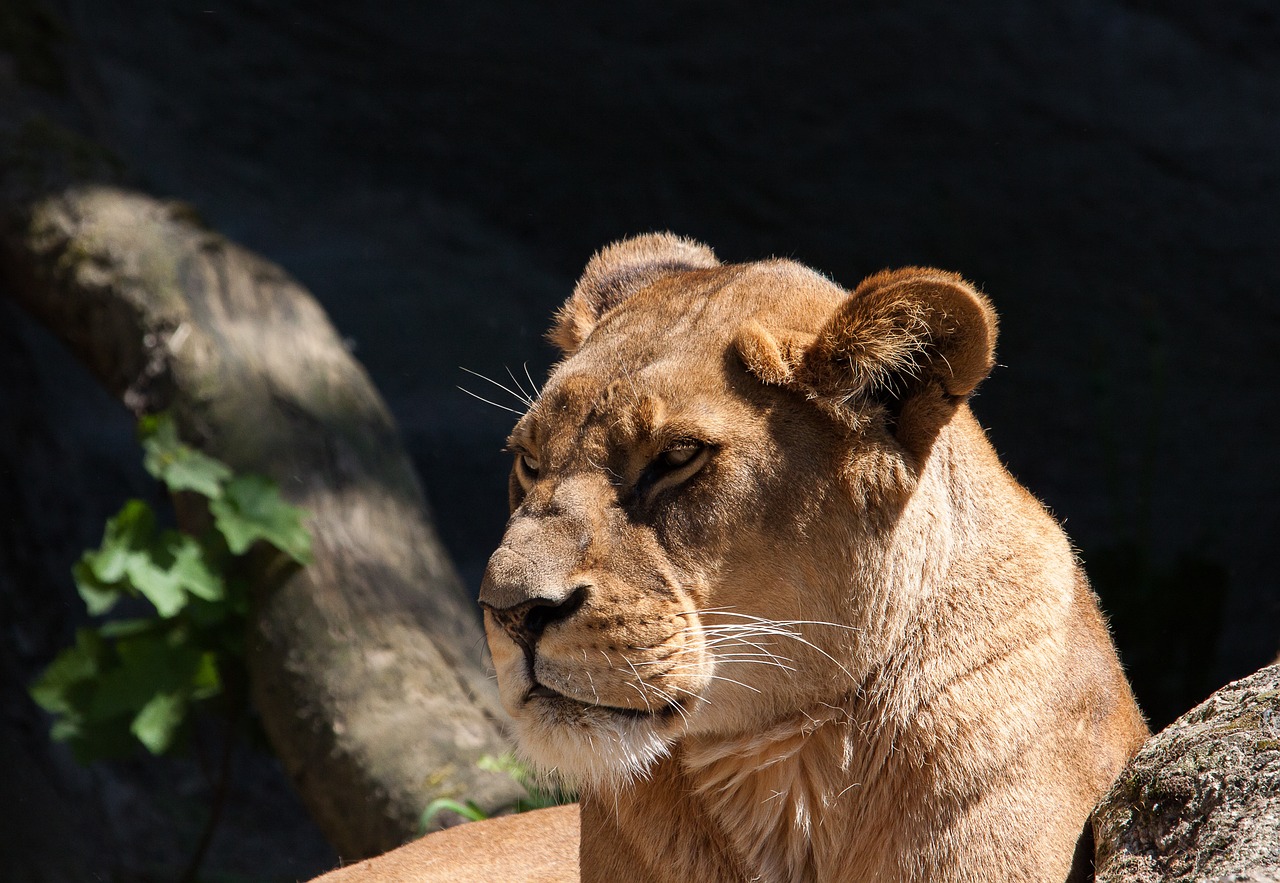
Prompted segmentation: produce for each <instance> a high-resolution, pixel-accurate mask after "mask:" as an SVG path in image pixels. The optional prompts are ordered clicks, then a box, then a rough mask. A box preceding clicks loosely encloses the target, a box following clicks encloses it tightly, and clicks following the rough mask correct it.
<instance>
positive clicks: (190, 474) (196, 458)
mask: <svg viewBox="0 0 1280 883" xmlns="http://www.w3.org/2000/svg"><path fill="white" fill-rule="evenodd" d="M138 431H139V434H140V435H142V447H143V450H144V451H145V454H144V456H143V459H142V465H143V466H145V467H146V470H147V472H149V473H151V474H152V475H154V476H155V477H156V478H158V479H160V480H161V481H163V482H164V483H165V485H166V486H167V487H168V488H169V490H170V491H173V492H175V493H176V492H178V491H195V492H196V493H198V494H203V495H204V496H206V497H208V498H210V499H217V498H218V497H220V496H222V486H223V484H225V483H226V482H227V481H228V480H229V479H230V478H231V475H232V472H231V469H230V467H228V466H227V465H226V464H225V463H223V462H222V461H220V460H215V459H214V458H213V457H210V456H209V455H207V454H204V453H201V452H200V451H197V450H196V449H195V448H193V447H190V446H189V445H186V444H183V442H182V440H181V439H180V438H178V429H177V427H176V426H175V425H174V422H173V418H172V417H170V416H169V415H168V414H156V415H153V416H150V417H146V418H143V420H141V421H139V423H138Z"/></svg>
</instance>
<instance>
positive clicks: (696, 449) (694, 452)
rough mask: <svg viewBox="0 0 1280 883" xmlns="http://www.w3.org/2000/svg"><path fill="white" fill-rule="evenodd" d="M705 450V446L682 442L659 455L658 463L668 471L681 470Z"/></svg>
mask: <svg viewBox="0 0 1280 883" xmlns="http://www.w3.org/2000/svg"><path fill="white" fill-rule="evenodd" d="M705 449H706V446H705V445H702V444H698V443H697V442H681V443H680V444H678V445H675V446H674V447H670V448H667V449H666V450H665V451H663V452H662V453H661V454H659V455H658V461H659V462H660V463H661V464H662V465H663V466H665V467H667V468H668V469H679V468H680V467H681V466H684V465H686V464H688V463H690V462H691V461H692V460H693V458H694V457H696V456H698V455H699V454H700V453H702V452H703V451H704V450H705Z"/></svg>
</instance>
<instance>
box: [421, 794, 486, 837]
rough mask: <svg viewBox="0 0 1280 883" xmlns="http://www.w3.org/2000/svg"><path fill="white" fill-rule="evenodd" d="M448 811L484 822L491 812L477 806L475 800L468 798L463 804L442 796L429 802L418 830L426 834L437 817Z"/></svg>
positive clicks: (471, 819) (473, 820) (470, 819)
mask: <svg viewBox="0 0 1280 883" xmlns="http://www.w3.org/2000/svg"><path fill="white" fill-rule="evenodd" d="M446 811H447V812H452V813H457V814H458V815H460V816H462V817H463V818H464V819H467V820H468V821H471V822H482V821H484V820H485V819H487V818H489V814H488V813H487V812H485V811H484V810H483V809H481V808H480V807H479V806H477V805H476V803H475V802H474V801H471V800H468V801H467V802H466V803H465V804H462V803H459V802H458V801H456V800H450V799H449V798H447V797H440V798H437V799H436V800H433V801H431V802H430V803H428V804H427V808H426V809H424V810H423V811H422V817H421V818H420V819H419V820H418V830H419V831H420V832H422V833H424V834H425V833H426V832H427V829H428V828H429V827H430V826H431V823H432V822H433V821H434V820H435V817H436V816H438V815H440V813H442V812H446Z"/></svg>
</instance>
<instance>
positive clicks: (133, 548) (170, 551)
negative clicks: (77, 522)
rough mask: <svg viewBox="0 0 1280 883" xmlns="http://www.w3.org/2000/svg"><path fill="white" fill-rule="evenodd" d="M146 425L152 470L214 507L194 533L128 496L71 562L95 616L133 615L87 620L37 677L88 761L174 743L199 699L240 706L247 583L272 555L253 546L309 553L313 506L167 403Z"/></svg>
mask: <svg viewBox="0 0 1280 883" xmlns="http://www.w3.org/2000/svg"><path fill="white" fill-rule="evenodd" d="M139 435H140V437H141V440H142V447H143V450H144V459H143V464H144V466H145V467H146V469H147V471H148V472H149V473H151V475H153V476H155V477H156V478H157V479H159V480H160V481H162V482H164V484H165V485H166V486H167V487H168V488H169V490H170V491H171V492H173V493H175V494H182V495H184V496H190V497H191V498H193V500H195V501H201V500H203V501H204V505H205V509H206V511H207V513H208V517H207V518H205V519H203V520H204V521H205V522H206V524H205V526H204V528H203V529H202V530H200V531H198V532H195V533H184V532H181V531H177V530H171V529H161V528H160V527H159V525H158V523H157V520H156V515H155V513H154V512H153V511H152V510H151V507H150V506H148V505H147V504H146V503H144V502H143V501H141V500H130V501H128V502H127V503H125V505H124V507H123V508H122V509H121V510H120V512H119V513H118V514H117V515H116V516H115V517H114V518H112V519H110V520H109V521H108V522H107V525H106V530H105V531H104V533H103V537H102V543H101V545H100V546H99V547H98V548H97V549H93V550H90V551H88V552H85V553H84V555H83V556H82V557H81V559H80V561H79V562H77V563H76V565H75V566H74V567H73V568H72V574H73V576H74V579H75V583H76V588H77V589H78V591H79V593H80V597H81V598H83V599H84V602H85V606H86V607H87V608H88V611H89V613H90V614H91V615H93V616H95V617H96V616H102V615H104V614H107V613H109V612H111V611H114V610H117V609H119V608H122V607H123V608H131V609H132V611H133V612H134V613H135V614H136V615H131V616H127V617H124V618H117V619H112V620H109V621H105V622H102V623H101V624H100V625H95V626H89V627H85V628H82V629H80V630H79V631H78V632H77V634H76V639H75V644H74V645H72V646H71V647H68V648H67V649H65V650H63V651H62V652H61V653H60V654H59V655H58V656H57V657H56V658H55V659H54V660H53V662H52V663H51V664H50V665H49V667H48V668H47V669H45V671H44V673H43V674H42V675H41V676H40V677H39V679H37V680H36V682H35V683H34V684H33V685H32V687H31V695H32V697H33V698H34V699H35V700H36V702H38V703H39V704H40V705H41V706H42V707H43V708H45V709H46V710H48V711H49V712H51V713H52V714H53V715H54V716H55V720H54V724H53V728H52V731H51V736H52V738H53V739H55V740H58V741H62V742H66V743H68V744H69V745H70V746H71V749H72V751H73V752H74V753H75V755H76V757H77V758H78V759H79V760H80V761H81V762H85V763H87V762H90V761H93V760H97V759H100V758H107V757H117V756H121V755H124V754H128V753H130V752H131V751H133V750H134V749H135V748H136V747H137V745H139V744H141V745H142V746H143V747H145V748H146V749H147V750H148V751H150V752H151V753H153V754H161V753H164V752H168V751H171V750H173V749H175V748H177V747H179V746H180V745H182V744H183V739H182V736H183V735H184V733H185V731H186V730H187V729H188V722H189V720H190V718H191V713H192V711H193V710H195V709H197V708H202V707H205V708H210V709H211V710H212V709H216V710H218V711H221V712H222V713H223V714H224V715H226V716H227V717H228V718H230V719H239V718H240V717H241V716H242V712H243V710H244V708H246V707H247V702H248V700H247V691H246V689H245V685H246V683H247V677H246V674H245V670H244V661H243V657H244V627H245V618H246V615H247V613H248V608H249V585H250V581H251V578H252V577H253V576H255V575H260V573H261V571H260V570H259V571H256V572H255V567H256V568H260V567H261V566H262V560H261V559H260V558H259V557H258V553H257V552H256V551H255V553H254V554H253V555H251V554H250V550H251V549H254V547H255V546H256V545H257V544H263V545H265V546H267V547H271V548H274V549H275V550H278V553H282V554H283V555H284V556H286V557H287V559H288V560H290V561H292V562H296V564H298V565H305V564H307V563H308V562H309V561H310V560H311V539H310V535H309V534H308V533H307V531H306V529H305V528H304V527H303V524H302V520H303V512H302V510H300V509H297V508H295V507H293V506H291V505H289V504H288V503H286V502H284V500H283V499H281V497H280V494H279V492H278V491H277V490H276V488H275V487H274V486H273V485H272V484H271V482H270V481H268V480H267V479H265V478H262V477H261V476H256V475H235V474H233V472H232V470H231V469H230V468H229V467H228V466H227V465H226V464H224V463H221V462H219V461H218V460H215V459H213V458H212V457H209V456H207V455H205V454H203V453H201V452H200V451H197V450H195V449H194V448H191V447H189V446H187V445H185V444H183V443H182V441H181V440H180V439H179V437H178V433H177V429H176V427H175V426H174V423H173V420H172V419H171V418H169V417H168V416H167V415H159V416H153V417H147V418H144V419H143V420H142V422H141V423H140V424H139ZM277 557H278V556H277Z"/></svg>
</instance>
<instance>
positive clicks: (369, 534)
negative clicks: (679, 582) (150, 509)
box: [0, 170, 516, 859]
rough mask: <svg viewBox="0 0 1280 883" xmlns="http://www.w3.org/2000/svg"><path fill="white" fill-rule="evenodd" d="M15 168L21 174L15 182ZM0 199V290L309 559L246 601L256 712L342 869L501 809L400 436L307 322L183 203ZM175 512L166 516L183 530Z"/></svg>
mask: <svg viewBox="0 0 1280 883" xmlns="http://www.w3.org/2000/svg"><path fill="white" fill-rule="evenodd" d="M19 171H20V170H19ZM21 177H22V176H21V174H19V173H14V172H12V171H11V172H10V174H8V175H6V176H4V178H3V180H2V182H0V183H2V184H3V187H2V188H0V278H2V279H3V283H4V284H3V290H4V291H5V292H7V293H8V294H9V295H10V296H12V297H13V298H14V299H15V300H16V301H17V302H18V303H19V304H20V305H21V306H22V307H23V308H25V309H26V310H27V311H29V312H30V313H31V314H32V315H33V316H35V317H37V318H38V319H39V320H40V321H42V322H43V323H45V324H46V325H47V326H48V327H49V328H51V329H52V330H53V331H54V332H55V333H56V334H57V335H58V336H59V337H60V338H61V339H62V340H64V341H65V342H66V344H67V345H68V346H69V347H70V348H71V349H72V350H73V351H74V352H75V354H76V355H77V356H78V357H79V358H80V359H81V360H82V361H83V362H84V363H85V364H86V365H88V366H89V368H90V370H91V371H92V372H93V373H94V374H95V376H97V377H98V378H99V379H100V380H101V382H102V383H103V384H105V385H106V387H107V388H108V389H109V390H110V391H111V392H112V393H113V394H115V395H117V396H118V397H119V398H120V399H121V401H122V402H123V403H124V405H125V406H126V407H128V408H129V409H130V410H131V411H133V412H134V413H136V414H143V413H147V412H153V411H157V410H162V409H169V410H171V411H172V412H173V413H174V414H175V416H176V417H177V419H178V421H179V425H180V426H181V427H182V430H183V435H184V437H185V438H187V439H188V440H189V441H192V442H194V443H196V444H198V445H199V446H200V447H202V448H203V449H205V450H207V451H209V452H210V453H212V454H213V455H215V456H217V457H219V458H221V459H223V460H225V461H226V462H228V463H229V464H231V465H232V467H233V468H236V469H238V470H245V471H254V472H259V473H264V474H267V475H269V476H271V477H272V478H274V479H275V480H276V481H277V482H278V483H279V485H280V486H281V489H282V491H283V493H284V495H285V496H286V497H287V498H288V499H289V500H290V501H291V502H294V503H296V504H298V505H300V506H303V507H305V508H306V509H307V510H308V511H309V512H310V518H309V521H308V526H309V527H310V529H311V531H312V535H313V545H314V553H315V563H314V564H312V565H311V566H309V567H307V568H305V569H303V570H302V571H300V572H298V573H297V574H295V575H294V576H292V577H291V578H289V579H288V580H287V581H286V582H285V583H284V584H283V585H282V586H280V587H278V588H275V589H272V590H270V591H260V592H259V593H258V596H257V598H256V606H255V609H254V612H253V615H252V621H251V623H250V640H249V647H250V650H249V665H250V671H251V678H252V686H253V699H254V702H255V705H256V706H257V709H258V711H259V712H260V714H261V716H262V720H263V722H264V724H265V727H266V730H267V733H268V735H269V737H270V738H271V741H272V743H273V745H274V747H275V749H276V750H277V752H278V753H279V754H280V756H281V757H282V759H283V760H284V763H285V765H286V768H287V769H288V771H289V772H290V774H291V776H292V778H293V780H294V781H295V782H296V783H297V786H298V789H299V791H300V792H301V794H302V795H303V798H304V801H305V802H306V803H307V805H308V807H309V809H310V811H311V812H312V814H313V815H314V817H315V818H316V820H317V822H318V823H319V825H320V827H321V829H322V830H323V831H324V832H325V834H326V836H327V837H328V838H329V839H330V841H331V842H332V843H333V844H334V845H335V847H336V848H337V849H338V850H339V852H340V853H341V854H342V855H343V856H344V858H348V859H355V858H359V857H363V856H368V855H371V854H374V853H377V852H380V851H383V850H385V849H388V848H390V847H392V846H395V845H398V844H399V843H401V842H403V841H404V840H406V839H407V838H409V837H411V836H412V835H413V833H414V831H415V828H416V826H417V824H418V820H419V814H420V813H421V812H422V810H423V808H424V807H425V806H426V804H427V803H428V802H429V801H430V800H431V799H432V798H434V797H439V796H460V795H465V796H467V797H469V798H471V799H475V800H477V801H478V802H479V803H480V804H481V805H488V806H495V805H497V804H500V803H503V802H506V801H507V800H509V799H510V798H512V797H513V796H514V793H515V791H516V786H515V785H514V783H512V782H511V781H510V780H508V779H506V778H505V777H503V776H498V775H494V774H491V773H486V772H483V771H480V770H478V769H477V768H476V767H475V761H476V760H477V759H478V758H479V757H481V756H482V755H484V754H486V753H498V752H501V751H503V750H504V749H505V748H506V746H507V742H506V739H505V737H504V734H503V733H502V731H501V725H500V723H499V721H500V720H501V717H500V715H501V713H500V711H499V710H498V705H497V700H496V694H495V691H494V689H493V687H492V684H491V682H490V681H489V679H488V678H487V675H486V672H485V669H484V666H483V662H482V658H481V653H482V652H483V651H482V647H483V641H482V636H481V632H480V629H479V626H478V622H477V618H476V616H475V613H474V610H473V609H472V606H471V603H470V601H469V599H468V598H467V597H466V593H465V591H464V589H463V588H462V586H461V584H460V581H459V579H458V577H457V576H456V574H455V572H454V570H453V568H452V565H451V564H450V562H449V561H448V559H447V557H446V555H445V553H444V551H443V550H442V547H441V545H440V543H439V541H438V540H437V538H436V535H435V532H434V530H433V528H432V526H431V521H430V516H429V514H428V513H427V510H426V504H425V501H424V498H423V496H422V492H421V490H420V488H419V485H418V481H417V478H416V476H415V474H414V472H413V469H412V467H411V464H410V462H409V459H408V457H407V456H406V454H405V453H404V451H403V449H402V448H401V445H400V442H399V439H398V434H397V430H396V427H395V425H394V423H393V421H392V418H391V416H390V414H389V413H388V411H387V408H386V406H385V405H384V403H383V402H382V400H381V398H380V397H379V396H378V394H377V392H376V390H375V389H374V388H373V385H372V384H371V383H370V381H369V378H368V377H367V375H366V374H365V372H364V370H363V369H362V368H361V366H360V365H359V364H358V363H357V362H356V361H355V360H354V359H353V358H352V357H351V355H350V354H349V353H348V351H347V349H346V347H345V346H344V345H343V342H342V340H341V339H340V338H339V336H338V335H337V334H336V333H335V331H334V329H333V328H332V326H331V325H330V323H329V321H328V319H327V318H326V316H325V314H324V312H323V311H322V310H321V309H320V307H319V306H318V305H317V304H316V303H315V301H314V300H313V299H312V298H311V297H310V295H308V293H307V292H306V291H305V290H304V289H303V288H302V286H301V285H299V284H298V283H297V282H296V281H294V280H293V279H291V278H290V277H289V276H288V275H287V274H286V273H285V272H283V271H282V270H281V269H280V268H279V267H277V266H275V265H273V264H271V263H269V262H268V261H266V260H264V259H262V258H260V257H258V256H256V255H254V254H252V253H250V252H249V251H247V250H246V249H244V248H241V247H239V246H237V245H235V244H234V243H231V242H228V241H227V240H226V239H224V238H223V237H221V236H219V235H218V234H217V233H214V232H212V231H210V230H208V229H205V228H204V227H203V226H202V225H201V224H200V223H199V222H198V221H197V219H196V218H195V217H194V213H193V212H192V211H191V210H190V209H189V208H187V207H185V206H182V205H178V204H171V203H163V202H160V201H157V200H155V199H152V198H149V197H147V196H144V195H141V194H139V193H136V192H131V191H128V190H124V189H120V188H117V187H112V186H105V185H79V186H72V187H64V188H60V189H57V190H55V191H53V192H48V191H45V192H44V195H40V196H37V195H35V192H36V191H33V190H32V189H31V188H30V184H29V183H24V182H23V181H22V180H21ZM180 517H181V514H180Z"/></svg>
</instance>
